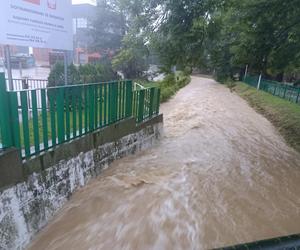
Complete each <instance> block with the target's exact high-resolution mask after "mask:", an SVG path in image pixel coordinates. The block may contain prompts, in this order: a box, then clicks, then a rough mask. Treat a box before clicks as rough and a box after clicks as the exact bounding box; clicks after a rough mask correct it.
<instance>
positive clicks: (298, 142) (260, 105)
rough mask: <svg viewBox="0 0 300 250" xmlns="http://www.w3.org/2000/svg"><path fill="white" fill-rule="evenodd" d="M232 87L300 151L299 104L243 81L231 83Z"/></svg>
mask: <svg viewBox="0 0 300 250" xmlns="http://www.w3.org/2000/svg"><path fill="white" fill-rule="evenodd" d="M230 88H231V89H232V90H233V91H235V92H236V93H237V94H238V95H239V96H241V97H242V98H244V99H245V100H246V101H247V102H248V103H249V104H250V105H251V106H252V107H253V108H254V109H255V110H257V111H258V112H259V113H261V114H263V115H264V116H265V117H266V118H267V119H268V120H269V121H271V122H272V123H273V124H274V126H275V127H277V128H278V130H279V132H280V133H281V135H282V136H283V137H284V138H285V140H286V141H287V143H288V144H289V145H291V146H292V147H293V148H295V149H296V150H297V151H298V152H300V105H299V104H295V103H291V102H289V101H287V100H284V99H281V98H279V97H276V96H273V95H271V94H268V93H266V92H264V91H257V90H256V89H255V88H253V87H250V86H248V85H247V84H245V83H242V82H238V83H236V84H235V85H231V86H230Z"/></svg>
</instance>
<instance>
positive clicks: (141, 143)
mask: <svg viewBox="0 0 300 250" xmlns="http://www.w3.org/2000/svg"><path fill="white" fill-rule="evenodd" d="M162 122H163V118H162V116H157V117H154V118H153V119H151V120H149V121H147V122H144V123H143V124H140V125H138V126H136V122H135V119H133V118H132V119H127V120H124V121H121V122H119V123H116V124H113V125H111V126H109V127H106V128H104V129H101V130H99V131H96V132H94V133H91V134H88V135H86V136H84V137H82V138H79V139H77V140H74V141H72V142H70V143H66V144H62V145H60V146H58V147H57V148H55V149H54V150H53V151H50V152H46V153H44V154H42V155H40V156H38V157H36V158H34V159H31V160H29V161H26V162H25V163H24V162H23V163H22V162H21V161H20V160H19V158H18V153H17V152H15V151H13V150H12V151H9V152H5V153H4V154H2V155H0V188H1V189H0V249H24V248H25V247H26V245H28V243H29V242H30V240H31V239H32V238H33V237H34V235H35V234H36V233H37V232H38V231H40V230H41V229H42V228H43V227H45V226H46V225H47V223H48V222H49V220H50V219H51V218H53V216H54V215H55V213H56V212H57V211H58V210H59V209H60V208H61V207H62V206H63V205H64V204H65V203H66V202H67V201H68V199H69V198H70V197H71V195H72V194H73V193H74V192H75V191H76V190H77V189H78V188H80V187H83V186H85V185H87V184H88V182H89V181H90V180H91V179H92V178H93V177H96V176H98V175H99V174H101V170H103V169H104V168H106V167H108V166H109V164H110V163H112V162H113V161H114V160H116V159H120V158H122V157H124V156H127V155H130V154H134V153H136V152H138V151H141V150H144V149H147V148H149V147H151V146H152V145H153V144H154V143H155V142H156V140H157V139H159V137H160V134H161V131H162V127H163V126H162Z"/></svg>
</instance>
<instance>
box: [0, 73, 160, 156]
mask: <svg viewBox="0 0 300 250" xmlns="http://www.w3.org/2000/svg"><path fill="white" fill-rule="evenodd" d="M159 94H160V92H159V90H158V89H155V88H153V89H145V90H138V91H133V83H132V81H118V82H109V83H97V84H84V85H73V86H61V87H55V88H41V89H33V90H21V91H6V89H5V79H4V75H3V74H0V129H1V133H0V134H1V137H0V138H2V144H3V147H4V148H9V147H15V148H18V149H20V152H21V155H22V157H23V158H29V157H31V156H34V155H36V154H39V153H40V152H43V151H46V150H48V149H51V148H53V147H55V146H57V145H59V144H62V143H64V142H68V141H70V140H72V139H75V138H77V137H81V136H83V135H84V134H87V133H90V132H92V131H94V130H96V129H99V128H102V127H105V126H108V125H110V124H113V123H115V122H117V121H120V120H123V119H126V118H129V117H132V116H135V117H136V121H137V122H138V123H139V122H142V121H143V120H145V119H148V118H150V117H151V116H153V115H155V114H158V112H159ZM137 98H138V99H137ZM133 102H134V103H133Z"/></svg>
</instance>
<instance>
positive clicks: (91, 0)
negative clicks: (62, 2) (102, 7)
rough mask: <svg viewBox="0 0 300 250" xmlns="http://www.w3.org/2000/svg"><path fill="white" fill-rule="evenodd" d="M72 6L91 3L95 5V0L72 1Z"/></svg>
mask: <svg viewBox="0 0 300 250" xmlns="http://www.w3.org/2000/svg"><path fill="white" fill-rule="evenodd" d="M72 2H73V4H79V3H91V4H96V0H72Z"/></svg>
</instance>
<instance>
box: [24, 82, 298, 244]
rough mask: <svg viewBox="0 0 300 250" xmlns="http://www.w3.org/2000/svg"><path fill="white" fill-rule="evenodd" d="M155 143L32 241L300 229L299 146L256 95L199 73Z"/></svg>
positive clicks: (208, 239) (160, 238)
mask: <svg viewBox="0 0 300 250" xmlns="http://www.w3.org/2000/svg"><path fill="white" fill-rule="evenodd" d="M161 111H162V112H163V113H164V119H165V125H164V134H163V136H162V139H161V141H160V142H159V143H158V144H157V145H156V146H155V147H153V148H152V149H150V150H148V151H145V152H142V153H139V154H137V155H135V156H130V157H128V158H125V159H122V160H119V161H116V162H115V163H113V164H112V166H111V167H110V168H109V169H107V170H105V171H104V172H103V174H102V175H101V176H99V177H98V178H97V179H96V180H93V181H92V182H91V183H90V184H89V185H88V186H87V187H86V188H83V189H82V190H80V191H78V192H77V193H76V194H75V195H74V196H73V197H72V199H71V200H70V201H69V202H68V204H67V205H66V206H65V207H64V208H63V209H62V210H61V212H60V213H59V214H58V215H57V216H56V218H55V219H54V220H53V221H52V222H51V223H50V224H49V225H48V226H47V227H46V228H45V229H44V230H43V231H42V232H41V233H40V234H39V235H38V237H37V238H36V239H35V240H34V242H33V243H32V244H31V246H30V247H29V249H31V250H33V249H36V250H37V249H38V250H40V249H43V250H47V249H61V250H63V249H64V250H66V249H79V250H81V249H82V250H83V249H90V250H92V249H104V250H111V249H117V250H119V249H124V250H127V249H128V250H131V249H133V250H140V249H143V250H144V249H154V250H162V249H170V250H174V249H184V250H186V249H195V250H196V249H197V250H198V249H211V248H215V247H222V246H227V245H233V244H238V243H243V242H251V241H255V240H261V239H266V238H273V237H278V236H283V235H289V234H294V233H300V155H299V154H298V153H296V152H295V151H294V150H292V149H291V148H290V147H288V146H287V145H286V143H285V142H284V140H283V139H282V137H281V136H280V135H279V134H278V132H277V131H276V129H275V128H274V127H273V126H272V125H271V124H270V123H269V122H268V121H267V120H266V119H265V118H264V117H262V116H261V115H259V114H257V113H256V112H255V111H254V110H253V109H251V108H250V107H249V106H248V104H247V103H246V102H245V101H244V100H242V99H241V98H240V97H238V96H237V95H235V94H232V93H230V91H229V90H228V89H227V88H225V87H224V86H222V85H219V84H217V83H215V82H214V81H213V80H210V79H205V78H199V77H193V80H192V83H191V84H190V85H188V86H187V87H185V88H184V89H182V90H181V91H180V92H178V94H177V95H176V96H175V97H174V98H173V99H172V100H171V101H169V102H168V103H166V104H163V105H162V108H161Z"/></svg>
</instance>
